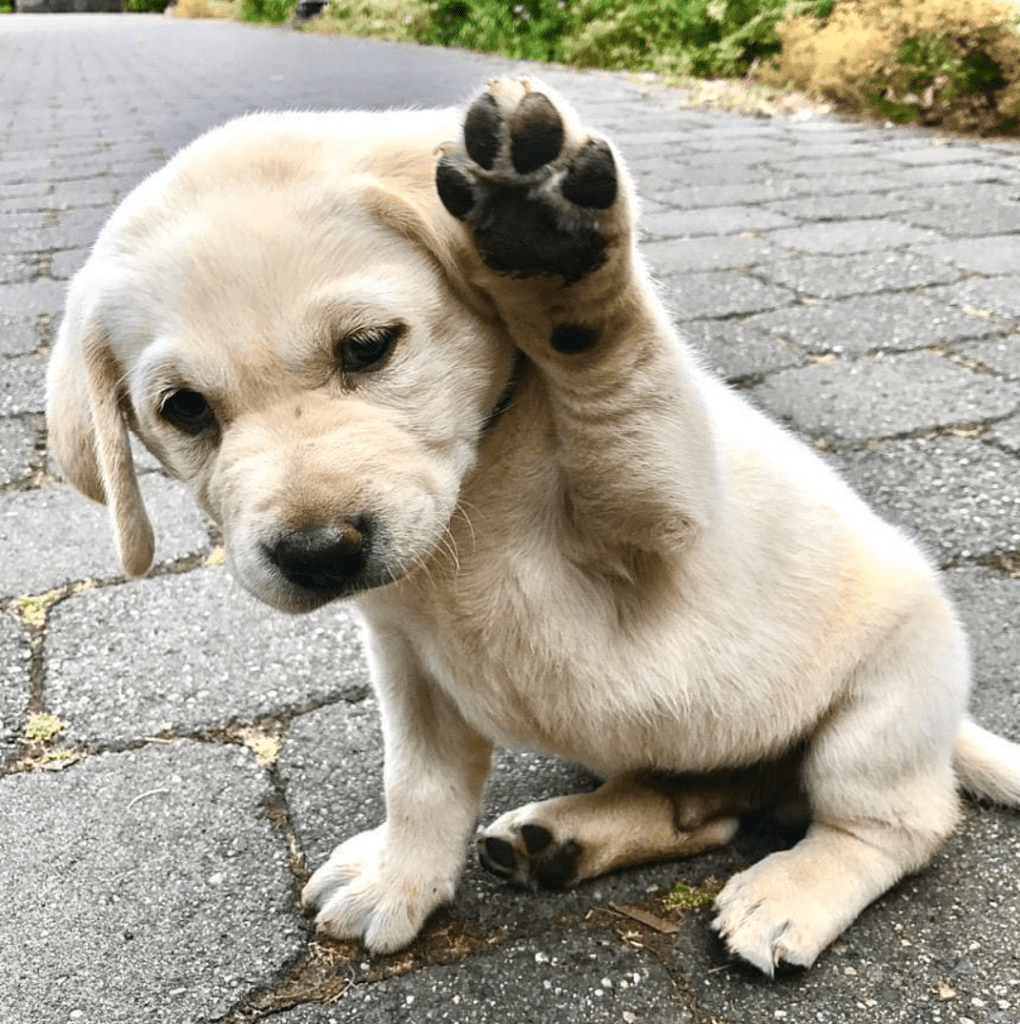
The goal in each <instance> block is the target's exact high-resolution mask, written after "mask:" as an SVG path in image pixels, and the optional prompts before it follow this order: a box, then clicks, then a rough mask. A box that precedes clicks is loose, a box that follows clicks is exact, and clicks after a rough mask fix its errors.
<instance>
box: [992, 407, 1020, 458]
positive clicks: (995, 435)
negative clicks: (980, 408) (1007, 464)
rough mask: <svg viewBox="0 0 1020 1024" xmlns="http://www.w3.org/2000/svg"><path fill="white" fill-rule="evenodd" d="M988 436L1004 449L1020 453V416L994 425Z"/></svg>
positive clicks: (1011, 417)
mask: <svg viewBox="0 0 1020 1024" xmlns="http://www.w3.org/2000/svg"><path fill="white" fill-rule="evenodd" d="M986 436H987V437H988V439H989V440H990V441H994V442H995V443H996V444H999V445H1002V447H1003V448H1008V449H1009V450H1010V451H1013V452H1020V416H1010V417H1009V419H1005V420H1002V421H1001V422H999V423H994V424H992V425H991V426H989V428H988V433H987V434H986Z"/></svg>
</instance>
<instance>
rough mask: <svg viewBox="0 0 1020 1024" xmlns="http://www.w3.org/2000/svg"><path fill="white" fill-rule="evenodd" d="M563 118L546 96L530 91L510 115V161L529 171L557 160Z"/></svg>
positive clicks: (522, 170)
mask: <svg viewBox="0 0 1020 1024" xmlns="http://www.w3.org/2000/svg"><path fill="white" fill-rule="evenodd" d="M563 139H564V133H563V121H562V119H561V118H560V115H559V112H558V111H557V109H556V108H555V107H554V106H553V105H552V102H551V101H550V100H549V98H548V97H547V96H543V95H542V93H540V92H529V93H528V95H527V96H525V97H524V99H522V100H521V102H520V103H519V104H518V105H517V109H516V110H515V111H514V112H513V116H512V117H511V118H510V162H511V163H512V164H513V165H514V170H515V171H517V173H518V174H530V173H531V172H532V171H537V170H538V169H539V167H544V166H545V165H546V164H547V163H549V162H550V161H551V160H555V159H556V157H557V156H559V154H560V150H561V149H562V148H563Z"/></svg>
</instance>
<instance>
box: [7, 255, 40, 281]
mask: <svg viewBox="0 0 1020 1024" xmlns="http://www.w3.org/2000/svg"><path fill="white" fill-rule="evenodd" d="M38 276H39V256H38V255H37V254H35V253H31V254H28V253H25V254H22V253H5V254H3V255H0V286H3V285H5V284H25V283H26V282H28V281H31V280H33V279H34V278H36V277H38Z"/></svg>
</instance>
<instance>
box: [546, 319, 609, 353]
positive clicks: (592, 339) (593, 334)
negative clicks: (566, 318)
mask: <svg viewBox="0 0 1020 1024" xmlns="http://www.w3.org/2000/svg"><path fill="white" fill-rule="evenodd" d="M598 340H599V336H598V332H597V331H596V330H595V329H594V328H593V327H586V326H585V325H584V324H560V325H559V326H558V327H556V328H555V330H553V332H552V337H551V338H550V339H549V343H550V344H551V345H552V347H553V348H554V349H556V351H557V352H562V353H563V354H564V355H574V354H575V353H577V352H585V351H587V350H588V349H590V348H594V346H595V343H596V342H597V341H598Z"/></svg>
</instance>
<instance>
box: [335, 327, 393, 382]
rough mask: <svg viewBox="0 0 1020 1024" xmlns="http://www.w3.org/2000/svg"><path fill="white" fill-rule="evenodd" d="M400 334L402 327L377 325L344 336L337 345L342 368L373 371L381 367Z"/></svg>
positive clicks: (350, 370)
mask: <svg viewBox="0 0 1020 1024" xmlns="http://www.w3.org/2000/svg"><path fill="white" fill-rule="evenodd" d="M400 334H401V328H400V327H376V328H373V329H372V330H369V331H361V332H360V333H359V334H351V335H349V336H348V337H346V338H344V339H343V340H342V341H341V342H340V344H339V345H338V346H337V355H338V356H339V358H340V368H341V370H342V371H343V372H344V373H371V372H372V371H373V370H378V369H380V368H381V367H382V365H383V364H384V363H385V362H386V357H387V356H388V355H389V354H390V353H391V352H392V351H393V347H394V346H395V345H396V343H397V339H398V338H399V337H400Z"/></svg>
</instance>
